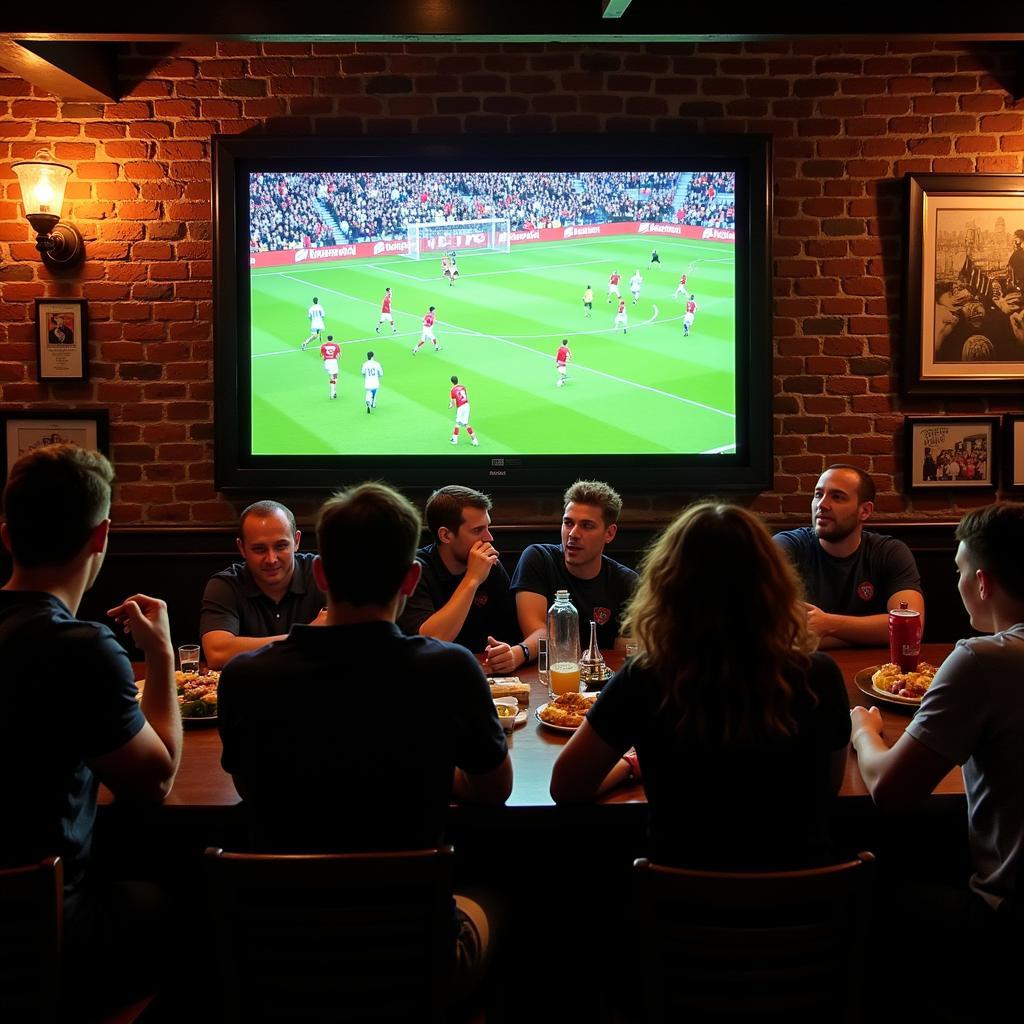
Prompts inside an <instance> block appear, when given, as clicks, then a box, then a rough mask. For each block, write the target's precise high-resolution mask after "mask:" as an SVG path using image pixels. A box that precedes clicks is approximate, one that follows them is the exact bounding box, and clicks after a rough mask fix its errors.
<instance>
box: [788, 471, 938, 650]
mask: <svg viewBox="0 0 1024 1024" xmlns="http://www.w3.org/2000/svg"><path fill="white" fill-rule="evenodd" d="M874 508H875V483H874V481H873V480H872V479H871V477H870V476H868V474H867V473H865V472H864V471H863V470H862V469H858V468H857V467H856V466H841V465H836V466H830V467H829V468H828V469H826V470H825V472H824V473H822V475H821V478H820V479H819V480H818V483H817V485H816V486H815V488H814V497H813V499H812V500H811V525H810V526H809V527H808V526H805V527H802V528H801V529H799V530H787V531H784V532H782V533H777V534H775V537H774V540H775V543H776V544H778V545H779V547H781V548H782V549H783V550H784V551H785V552H786V554H787V555H789V559H790V561H791V562H792V563H793V566H794V568H795V569H796V571H797V572H798V573H799V575H800V577H801V579H802V580H803V584H804V590H805V592H806V594H807V601H808V604H807V625H808V628H809V629H810V631H811V632H812V633H816V634H817V635H818V636H819V637H820V643H819V648H821V649H825V648H829V647H847V646H857V645H859V646H862V647H884V646H887V645H888V643H889V611H890V609H893V608H899V606H900V603H901V602H903V601H905V602H906V603H907V607H908V608H911V609H913V610H915V611H919V612H920V613H921V628H922V629H923V628H924V597H923V595H922V594H921V577H920V575H919V574H918V571H917V565H916V564H915V562H914V556H913V555H912V554H911V553H910V549H909V548H908V547H907V546H906V544H904V543H903V542H902V541H899V540H895V539H894V538H892V537H886V536H883V535H882V534H880V533H870V532H868V531H866V530H865V529H864V523H865V522H866V521H867V520H868V519H869V518H870V517H871V513H872V512H873V511H874Z"/></svg>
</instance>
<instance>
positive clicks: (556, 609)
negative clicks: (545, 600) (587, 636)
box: [548, 590, 580, 700]
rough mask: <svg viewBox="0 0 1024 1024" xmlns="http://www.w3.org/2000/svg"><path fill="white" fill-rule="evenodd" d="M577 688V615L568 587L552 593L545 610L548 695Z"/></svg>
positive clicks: (578, 675)
mask: <svg viewBox="0 0 1024 1024" xmlns="http://www.w3.org/2000/svg"><path fill="white" fill-rule="evenodd" d="M579 689H580V617H579V613H578V612H577V611H576V608H575V606H574V605H573V603H572V601H570V600H569V591H568V590H559V591H556V592H555V603H554V604H553V605H552V606H551V607H550V608H549V609H548V695H549V696H550V697H551V699H552V700H554V698H555V697H557V696H558V695H559V694H561V693H569V692H574V693H578V692H579Z"/></svg>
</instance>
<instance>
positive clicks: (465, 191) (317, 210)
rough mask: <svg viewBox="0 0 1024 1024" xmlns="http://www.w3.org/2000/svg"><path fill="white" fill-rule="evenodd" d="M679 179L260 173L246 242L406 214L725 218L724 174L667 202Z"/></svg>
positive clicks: (279, 242) (387, 228) (400, 230)
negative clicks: (683, 197)
mask: <svg viewBox="0 0 1024 1024" xmlns="http://www.w3.org/2000/svg"><path fill="white" fill-rule="evenodd" d="M310 186H312V189H311V187H310ZM679 187H680V181H679V175H678V174H676V173H670V172H642V171H631V172H585V173H567V172H566V173H561V172H552V173H550V174H536V173H524V172H495V171H487V172H476V173H459V172H454V173H446V174H441V173H412V172H392V173H375V174H365V173H359V172H351V173H328V172H323V173H319V174H313V175H303V176H299V175H293V174H273V173H265V174H259V175H256V176H255V177H254V179H253V182H252V185H251V201H250V202H251V216H250V225H251V248H252V249H253V250H254V251H262V250H272V249H287V248H299V247H301V246H305V245H331V244H341V243H348V242H362V241H370V240H376V239H384V238H402V237H404V236H405V234H406V226H407V225H408V224H412V223H427V224H430V223H439V222H444V221H447V222H449V223H451V222H454V221H466V220H480V219H489V218H492V217H501V218H504V217H508V219H509V226H510V228H511V229H512V230H513V231H515V230H530V229H532V228H548V227H555V228H557V227H562V226H564V225H567V224H600V223H605V222H608V221H671V220H675V221H677V222H678V223H683V224H697V225H704V226H712V227H732V226H734V207H733V206H732V204H731V203H726V202H723V199H724V196H725V195H731V192H728V193H726V192H724V191H723V190H724V189H730V190H731V189H732V188H733V187H734V184H733V177H732V175H731V174H728V173H716V174H707V173H705V174H700V175H694V177H693V179H692V180H691V181H690V183H689V186H688V189H687V202H686V204H685V206H681V207H679V208H677V207H676V196H677V191H678V189H679ZM719 194H722V199H720V198H719ZM691 204H692V207H691ZM325 210H326V211H328V212H329V216H326V217H325V215H324V211H325ZM332 217H333V219H334V221H335V222H336V223H334V224H332V223H331V218H332Z"/></svg>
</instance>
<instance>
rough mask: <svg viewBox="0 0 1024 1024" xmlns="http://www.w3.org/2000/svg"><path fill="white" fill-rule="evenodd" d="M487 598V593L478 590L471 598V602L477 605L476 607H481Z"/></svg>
mask: <svg viewBox="0 0 1024 1024" xmlns="http://www.w3.org/2000/svg"><path fill="white" fill-rule="evenodd" d="M487 600H488V595H487V594H481V593H479V592H478V593H477V595H476V597H474V598H473V604H475V605H476V606H477V608H483V606H484V605H485V604H487Z"/></svg>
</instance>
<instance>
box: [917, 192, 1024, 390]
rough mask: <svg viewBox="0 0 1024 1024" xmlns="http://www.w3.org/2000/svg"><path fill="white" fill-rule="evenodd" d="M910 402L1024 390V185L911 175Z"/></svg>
mask: <svg viewBox="0 0 1024 1024" xmlns="http://www.w3.org/2000/svg"><path fill="white" fill-rule="evenodd" d="M907 204H908V205H907V239H906V252H907V257H906V278H905V295H904V310H903V314H904V315H903V323H904V349H903V356H904V358H903V373H902V377H901V389H902V391H903V393H904V394H905V395H950V396H952V395H963V394H965V393H968V394H979V393H980V394H1010V393H1014V392H1018V391H1020V390H1021V388H1022V387H1024V177H1021V176H1020V175H1007V174H911V175H908V193H907Z"/></svg>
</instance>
